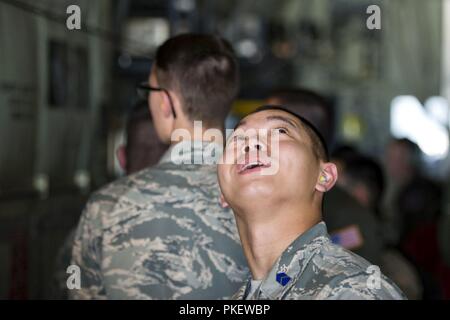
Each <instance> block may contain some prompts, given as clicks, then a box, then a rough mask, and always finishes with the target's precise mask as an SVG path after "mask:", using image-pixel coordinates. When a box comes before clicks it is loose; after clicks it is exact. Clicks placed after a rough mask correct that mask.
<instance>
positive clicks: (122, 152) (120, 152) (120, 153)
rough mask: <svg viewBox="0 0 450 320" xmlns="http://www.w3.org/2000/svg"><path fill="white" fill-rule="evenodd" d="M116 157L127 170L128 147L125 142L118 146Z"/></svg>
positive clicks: (124, 169)
mask: <svg viewBox="0 0 450 320" xmlns="http://www.w3.org/2000/svg"><path fill="white" fill-rule="evenodd" d="M116 157H117V160H118V161H119V165H120V167H121V168H122V170H123V171H127V147H126V146H124V145H123V144H122V145H120V146H119V148H117V151H116Z"/></svg>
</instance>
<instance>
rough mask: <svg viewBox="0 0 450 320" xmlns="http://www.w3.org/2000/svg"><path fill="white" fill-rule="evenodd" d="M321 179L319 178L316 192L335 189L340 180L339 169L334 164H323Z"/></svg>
mask: <svg viewBox="0 0 450 320" xmlns="http://www.w3.org/2000/svg"><path fill="white" fill-rule="evenodd" d="M320 167H321V170H320V174H319V177H318V178H317V183H316V190H317V191H319V192H327V191H328V190H330V189H331V188H333V186H334V184H335V183H336V181H337V179H338V172H337V167H336V165H335V164H334V163H332V162H326V163H323V164H321V166H320Z"/></svg>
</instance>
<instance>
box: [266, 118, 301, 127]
mask: <svg viewBox="0 0 450 320" xmlns="http://www.w3.org/2000/svg"><path fill="white" fill-rule="evenodd" d="M266 120H269V121H277V120H279V121H282V122H285V123H287V124H289V125H290V126H291V127H294V128H295V129H298V128H299V127H298V125H297V124H296V123H295V122H294V121H292V120H291V119H289V118H286V117H283V116H268V117H267V118H266Z"/></svg>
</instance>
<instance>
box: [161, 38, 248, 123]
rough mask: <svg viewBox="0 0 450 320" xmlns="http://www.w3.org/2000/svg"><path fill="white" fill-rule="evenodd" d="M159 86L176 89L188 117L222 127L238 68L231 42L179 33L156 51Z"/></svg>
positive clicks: (231, 100)
mask: <svg viewBox="0 0 450 320" xmlns="http://www.w3.org/2000/svg"><path fill="white" fill-rule="evenodd" d="M155 65H156V68H155V69H156V76H157V79H158V82H159V84H160V86H161V87H163V88H164V89H171V90H174V91H176V92H177V93H178V94H179V95H180V96H181V99H182V107H183V109H184V112H185V113H186V114H187V115H188V117H189V119H191V120H202V121H204V122H205V124H206V125H209V126H219V127H223V125H224V121H225V118H226V116H227V114H228V112H229V110H230V107H231V103H232V102H233V100H234V99H235V98H236V95H237V93H238V88H239V71H238V65H237V62H236V59H235V56H234V52H233V49H232V47H231V45H230V44H229V43H228V42H227V41H226V40H224V39H222V38H220V37H217V36H214V35H202V34H182V35H179V36H176V37H173V38H171V39H169V40H167V41H166V42H165V43H163V44H162V45H161V46H160V47H159V48H158V50H157V52H156V58H155Z"/></svg>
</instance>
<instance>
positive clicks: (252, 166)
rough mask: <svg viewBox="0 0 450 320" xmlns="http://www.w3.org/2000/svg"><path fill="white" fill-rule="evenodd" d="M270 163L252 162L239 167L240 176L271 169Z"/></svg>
mask: <svg viewBox="0 0 450 320" xmlns="http://www.w3.org/2000/svg"><path fill="white" fill-rule="evenodd" d="M269 167H270V163H263V162H261V161H252V162H249V163H246V164H240V165H238V173H239V174H247V173H252V172H257V171H260V170H261V169H263V168H269Z"/></svg>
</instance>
